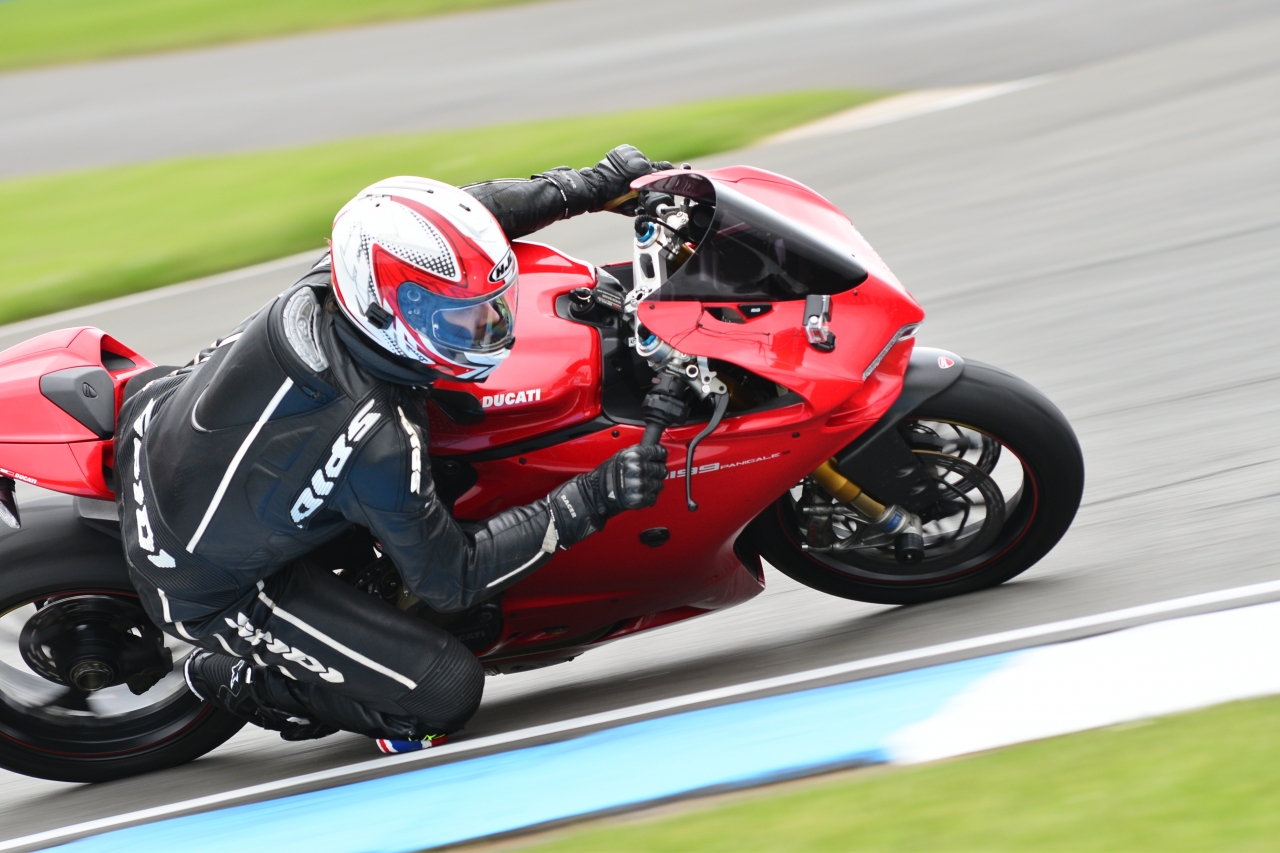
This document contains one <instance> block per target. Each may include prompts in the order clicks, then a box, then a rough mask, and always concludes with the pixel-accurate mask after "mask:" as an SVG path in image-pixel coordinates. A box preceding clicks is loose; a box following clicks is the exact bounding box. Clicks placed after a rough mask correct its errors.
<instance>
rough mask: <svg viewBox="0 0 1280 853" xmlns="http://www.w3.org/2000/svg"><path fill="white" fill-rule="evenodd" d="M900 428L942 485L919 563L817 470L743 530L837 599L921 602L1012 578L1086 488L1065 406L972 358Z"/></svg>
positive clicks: (779, 562) (763, 550)
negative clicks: (825, 484) (831, 489)
mask: <svg viewBox="0 0 1280 853" xmlns="http://www.w3.org/2000/svg"><path fill="white" fill-rule="evenodd" d="M898 430H899V432H900V434H901V435H902V436H903V438H904V439H905V440H906V442H907V444H908V445H909V446H910V447H911V449H912V451H913V452H914V453H915V454H916V458H917V459H918V460H919V461H920V463H921V464H922V465H923V466H924V468H925V470H926V471H928V472H929V473H930V474H931V475H932V476H933V478H934V480H935V482H936V485H937V496H938V500H937V502H936V503H935V504H933V505H931V506H929V507H928V508H927V509H925V510H924V511H922V512H921V513H920V517H921V521H922V522H923V534H924V535H923V545H924V556H923V559H921V560H919V561H918V562H914V563H912V564H910V565H903V564H901V563H900V562H899V561H898V560H897V559H895V554H894V547H893V542H892V541H889V540H887V539H886V538H885V537H883V536H881V535H878V531H877V530H876V529H875V528H874V527H873V526H871V525H869V524H867V523H866V522H867V519H866V518H865V517H862V516H860V515H859V513H858V512H857V511H856V510H855V509H854V508H853V507H851V506H846V505H844V504H841V503H840V502H839V501H837V500H836V499H835V498H832V497H831V496H830V495H828V494H827V493H826V492H825V491H823V490H822V489H821V487H820V486H819V485H818V483H817V482H816V481H815V480H814V479H813V478H806V480H805V481H803V482H801V483H800V484H798V485H797V486H796V487H795V488H793V489H792V490H791V491H790V492H788V493H787V494H784V495H782V496H781V497H780V498H778V500H777V501H775V502H774V503H773V504H771V505H770V506H769V507H768V508H766V509H765V510H764V512H762V513H761V514H760V515H759V516H757V517H756V519H755V520H754V521H752V523H751V525H750V526H749V527H748V528H747V532H748V534H749V536H750V537H751V541H752V542H753V543H754V545H755V547H756V549H757V550H758V551H759V553H760V555H761V556H762V557H764V558H765V559H766V560H768V561H769V562H770V563H771V564H772V565H773V566H774V567H776V568H777V569H778V570H779V571H781V572H783V573H784V574H786V575H788V576H790V577H792V578H794V579H795V580H798V581H799V582H800V583H803V584H805V585H806V586H809V587H812V588H814V589H818V590H821V591H822V592H826V593H829V594H831V595H837V596H840V597H842V598H850V599H855V600H857V601H869V602H874V603H878V604H916V603H920V602H925V601H935V600H937V599H941V598H950V597H951V596H954V595H961V594H963V593H966V592H974V591H976V590H979V589H985V588H987V587H991V586H996V585H997V584H1001V583H1004V582H1005V581H1007V580H1009V579H1010V578H1012V577H1015V576H1016V575H1018V574H1021V573H1022V572H1024V571H1026V570H1027V569H1029V568H1030V567H1031V566H1033V565H1034V564H1035V563H1036V562H1037V561H1038V560H1040V558H1041V557H1043V556H1044V555H1045V554H1047V553H1048V552H1049V550H1050V549H1051V548H1053V546H1054V545H1056V544H1057V543H1058V540H1059V539H1061V538H1062V536H1063V534H1064V533H1066V531H1067V528H1068V527H1069V526H1070V525H1071V521H1072V519H1073V518H1074V517H1075V514H1076V510H1077V509H1078V508H1079V506H1080V496H1081V493H1082V492H1083V490H1084V459H1083V457H1082V456H1081V453H1080V445H1079V442H1077V440H1076V436H1075V433H1074V432H1073V431H1072V429H1071V425H1070V424H1069V423H1067V420H1066V418H1065V417H1064V416H1063V414H1062V412H1061V411H1059V410H1058V408H1057V407H1056V406H1054V405H1053V403H1051V402H1050V401H1049V400H1048V399H1046V398H1045V397H1044V395H1042V394H1041V393H1040V392H1039V391H1037V390H1036V389H1035V388H1033V387H1031V386H1030V385H1028V384H1027V383H1026V382H1023V381H1022V380H1021V379H1018V378H1017V377H1016V376H1013V375H1011V374H1009V373H1006V372H1005V371H1003V370H999V369H998V368H995V367H991V366H990V365H986V364H982V363H981V362H973V361H970V362H966V363H965V367H964V373H963V374H961V376H960V378H959V379H957V380H956V381H955V382H954V383H953V384H952V385H951V386H950V387H949V388H947V389H946V390H945V391H943V392H942V393H940V394H938V395H937V396H936V397H934V398H932V399H931V400H929V401H927V402H926V403H924V404H923V405H921V407H920V408H919V409H918V410H916V411H914V412H912V413H911V414H910V415H909V416H908V417H907V418H906V419H904V420H903V421H902V422H901V423H900V424H899V425H898Z"/></svg>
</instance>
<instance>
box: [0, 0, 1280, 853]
mask: <svg viewBox="0 0 1280 853" xmlns="http://www.w3.org/2000/svg"><path fill="white" fill-rule="evenodd" d="M1277 105H1280V7H1278V6H1277V5H1276V4H1275V3H1274V2H1273V0H1213V2H1206V0H1127V2H1122V3H1117V2H1103V0H843V1H842V2H836V0H791V2H787V3H774V2H764V0H681V2H676V0H652V2H645V1H644V0H634V2H622V0H567V2H566V1H565V0H554V1H553V2H538V1H537V0H528V2H518V0H516V1H515V2H501V0H364V2H361V3H358V4H356V3H340V2H335V0H310V2H302V0H254V1H253V2H251V0H0V323H7V324H9V325H5V326H0V348H3V347H8V346H11V345H13V344H14V343H17V342H19V341H21V340H24V339H26V338H28V337H31V336H33V335H35V334H38V333H40V332H43V331H47V330H49V329H54V328H60V327H63V326H67V325H96V326H99V327H101V328H103V329H105V330H107V331H108V332H110V333H111V334H113V335H115V336H117V337H119V338H120V339H122V340H124V341H127V342H128V343H129V344H130V345H131V346H133V347H135V348H137V349H138V350H140V351H142V352H145V353H147V354H148V355H149V356H150V357H151V358H152V359H153V360H154V361H156V362H158V363H181V362H182V361H185V360H186V359H187V358H189V357H190V356H191V355H192V354H194V352H195V351H196V350H198V349H199V348H200V347H201V346H202V345H204V344H206V343H207V342H208V341H209V340H211V339H212V338H213V337H215V336H216V335H218V334H219V333H220V332H223V331H225V330H227V329H229V328H230V327H232V326H234V325H235V323H237V322H238V321H239V320H240V319H241V318H242V317H243V316H245V315H247V314H248V313H249V312H251V311H252V310H254V309H255V308H256V307H257V306H258V305H260V304H261V303H262V302H263V301H265V300H266V299H267V298H269V297H270V296H271V295H273V294H274V293H276V292H278V291H279V290H281V289H282V288H283V287H284V286H285V285H287V284H288V283H289V282H290V281H292V280H293V278H294V277H296V275H297V274H298V273H299V272H300V271H301V270H303V269H304V268H305V267H306V266H307V264H308V258H310V257H311V256H313V255H314V254H315V253H317V252H318V251H319V250H320V249H321V247H322V246H323V244H324V239H325V237H326V235H327V233H328V225H329V222H330V221H331V219H332V216H333V213H334V212H335V211H336V210H337V208H338V207H339V206H340V205H341V204H342V203H343V202H345V201H346V200H347V199H348V198H349V197H351V196H352V195H353V194H354V193H355V192H356V191H357V190H358V189H360V188H361V187H363V186H365V185H367V184H369V183H371V182H373V181H374V180H377V179H379V178H382V177H386V176H389V175H393V174H420V175H427V176H431V177H435V178H438V179H441V180H445V181H450V182H454V183H464V182H467V181H472V180H479V179H485V178H492V177H508V176H520V177H523V176H526V175H529V174H531V173H534V172H539V171H542V170H544V169H547V168H550V167H553V166H557V165H561V164H569V165H573V166H577V167H581V166H586V165H590V164H591V163H594V162H595V160H597V159H599V158H600V157H601V156H602V155H603V154H604V153H605V152H606V151H607V150H608V149H609V148H611V147H613V146H614V145H617V144H620V143H623V142H630V143H633V144H635V145H637V146H639V147H640V148H641V149H642V150H644V151H645V152H646V153H647V154H648V155H649V156H650V157H651V158H653V159H666V160H671V161H674V162H681V161H690V162H693V163H695V164H697V165H699V166H704V165H723V164H728V163H749V164H751V165H756V166H760V167H763V168H767V169H771V170H774V171H778V172H781V173H784V174H787V175H789V176H791V177H794V178H797V179H798V180H801V181H803V182H804V183H806V184H808V185H809V186H811V187H813V188H814V189H816V190H817V191H819V192H820V193H823V194H824V195H826V196H828V197H829V198H831V199H832V200H833V201H834V202H835V203H836V204H837V205H839V206H840V207H841V208H842V209H843V210H845V211H846V212H847V213H848V214H849V215H850V217H851V218H852V219H853V221H854V223H855V224H856V225H857V226H858V227H859V228H860V229H861V230H862V232H863V233H864V234H865V235H866V236H867V237H868V239H869V240H870V241H871V242H872V244H873V245H875V246H876V248H877V249H878V251H879V252H880V254H881V255H882V256H883V257H884V258H885V260H886V261H887V262H888V263H889V265H890V266H891V267H893V268H894V270H895V272H896V273H897V275H898V277H899V278H900V279H902V281H903V282H904V283H905V284H906V285H907V287H908V288H909V289H911V290H912V292H913V293H914V294H915V295H916V297H917V298H918V299H920V301H921V302H922V303H923V305H924V307H925V309H926V311H927V312H928V320H927V322H926V324H925V326H924V328H923V330H922V333H921V340H922V342H923V343H925V344H930V345H936V346H944V347H946V348H948V349H951V350H954V351H957V352H959V353H961V354H963V355H964V356H965V357H966V358H976V359H980V360H983V361H987V362H991V363H994V364H997V365H1000V366H1002V367H1005V368H1007V369H1009V370H1011V371H1013V372H1015V373H1018V374H1019V375H1021V376H1023V377H1024V378H1026V379H1028V380H1029V381H1031V382H1032V383H1033V384H1035V385H1036V386H1037V387H1039V388H1041V389H1042V390H1044V391H1045V392H1046V393H1047V394H1048V395H1049V396H1050V397H1051V398H1052V399H1053V400H1054V401H1055V402H1056V403H1057V404H1058V405H1059V406H1061V407H1062V408H1063V410H1064V411H1065V412H1066V413H1067V415H1068V416H1069V417H1070V419H1071V420H1072V422H1073V424H1074V425H1075V427H1076V429H1077V432H1078V433H1079V436H1080V438H1081V442H1082V444H1083V446H1084V449H1085V455H1086V463H1087V466H1088V473H1089V484H1088V487H1087V490H1086V494H1085V503H1084V506H1083V508H1082V510H1081V513H1080V515H1079V517H1078V519H1077V521H1076V523H1075V526H1074V528H1073V529H1072V531H1071V532H1070V533H1069V534H1068V535H1067V537H1066V539H1065V540H1064V541H1063V542H1062V544H1061V545H1060V546H1059V547H1058V548H1057V549H1056V550H1055V551H1054V552H1053V553H1052V554H1051V555H1050V556H1049V557H1048V558H1047V559H1046V560H1044V561H1043V562H1042V563H1041V564H1040V565H1039V566H1037V567H1036V568H1035V569H1033V570H1032V571H1030V572H1029V573H1027V574H1026V575H1025V576H1024V577H1022V578H1020V579H1018V580H1017V581H1015V582H1013V583H1011V584H1009V585H1007V586H1005V587H1002V588H1000V589H995V590H990V591H988V592H986V593H982V594H979V595H974V596H968V597H965V598H963V599H957V600H952V601H946V602H939V603H936V604H931V605H927V606H922V607H916V608H907V609H891V608H884V607H878V606H872V605H859V604H854V603H851V602H846V601H841V600H838V599H834V598H828V597H825V596H822V595H821V594H819V593H816V592H813V591H810V590H807V589H805V588H803V587H800V586H798V585H796V584H794V583H792V582H790V581H788V580H787V579H786V578H785V577H782V576H781V575H779V574H778V573H776V572H775V573H772V574H770V575H769V584H770V586H769V589H768V591H767V592H766V593H765V594H764V595H762V596H761V598H759V599H757V600H756V601H754V602H752V603H751V604H749V605H747V606H745V607H743V608H741V609H739V610H735V611H729V612H725V613H721V614H715V615H712V616H709V617H705V618H702V619H699V620H696V621H694V622H691V623H689V624H685V625H681V626H677V627H675V628H672V629H669V630H667V631H662V632H657V633H655V634H653V635H646V636H643V637H639V638H636V639H633V640H629V641H626V642H623V643H619V644H615V645H613V646H610V647H608V648H605V649H602V650H600V651H597V652H595V653H593V655H589V656H586V657H584V658H582V659H581V660H578V661H575V662H573V663H572V664H570V665H568V666H564V667H559V668H556V669H553V670H548V671H545V672H539V673H530V674H525V675H520V676H510V677H503V678H501V679H497V680H491V681H490V684H489V689H488V693H487V695H486V700H485V704H484V706H483V707H482V709H481V712H480V715H479V716H478V717H477V718H476V721H475V723H474V724H473V725H472V726H471V727H470V730H472V731H474V732H476V733H480V734H485V733H492V732H498V731H503V730H507V729H512V728H517V727H523V726H527V725H531V724H535V723H538V722H545V721H549V720H556V719H562V718H565V717H569V716H573V715H576V714H582V713H588V712H591V711H595V710H604V709H609V708H615V707H622V706H625V705H629V704H633V703H635V702H638V701H643V700H646V699H653V698H661V697H665V696H675V695H680V694H682V693H685V692H689V691H692V690H698V689H704V688H709V687H715V686H720V685H724V684H733V683H737V682H740V681H744V680H747V679H749V678H754V677H763V676H767V675H773V674H779V673H785V672H789V671H793V670H796V669H803V668H809V667H813V666H818V665H821V664H824V663H832V662H841V661H847V660H851V659H856V658H859V657H866V656H871V655H875V654H881V653H885V652H890V651H895V650H900V649H908V648H915V647H918V646H923V645H926V644H928V643H934V642H941V641H944V640H948V639H956V638H964V637H970V636H977V635H980V634H986V633H990V632H992V631H997V630H1003V629H1007V628H1015V627H1023V626H1029V625H1036V624H1040V623H1044V622H1050V621H1053V620H1058V619H1063V618H1067V617H1070V616H1075V615H1084V614H1090V613H1096V612H1102V611H1107V610H1114V609H1117V608H1121V607H1127V606H1130V605H1136V604H1141V603H1144V602H1149V601H1160V600H1165V599H1169V598H1173V597H1176V596H1180V595H1187V594H1191V593H1196V592H1203V591H1207V590H1214V589H1220V588H1225V587H1231V586H1238V585H1242V584H1247V583H1251V582H1255V581H1261V580H1274V579H1276V578H1280V565H1277V563H1276V557H1275V547H1274V541H1275V534H1274V529H1275V521H1276V518H1277V508H1278V507H1280V491H1278V490H1277V488H1276V485H1275V484H1276V482H1277V478H1276V474H1277V471H1278V470H1280V455H1278V454H1277V452H1276V451H1275V449H1274V448H1272V447H1271V446H1270V443H1269V440H1267V439H1266V435H1267V433H1266V428H1267V425H1268V424H1269V423H1271V422H1272V421H1273V420H1274V419H1275V418H1276V417H1277V415H1280V395H1278V394H1277V390H1278V389H1280V367H1277V365H1280V345H1278V344H1277V341H1278V340H1280V336H1277V334H1276V332H1275V326H1276V321H1277V319H1280V310H1278V309H1280V297H1278V296H1277V285H1280V156H1278V152H1280V109H1278V108H1277ZM629 237H630V232H629V229H628V227H627V226H626V223H625V221H624V220H620V219H618V218H617V217H613V216H609V215H603V214H602V215H599V216H594V217H588V218H585V219H583V220H577V221H574V222H571V223H564V224H561V225H557V226H554V227H553V228H551V229H549V230H548V231H547V232H545V233H544V234H542V235H539V236H538V237H537V239H539V240H543V241H545V242H549V243H553V244H555V245H557V246H560V247H562V248H564V249H566V250H568V251H570V252H572V253H574V254H577V255H580V256H582V257H585V258H587V259H589V260H592V261H596V262H605V261H613V260H618V259H625V258H626V257H627V246H628V240H629ZM250 265H258V266H254V267H253V268H251V269H249V270H244V268H245V267H249V266H250ZM209 276H216V277H215V278H202V277H209ZM196 279H201V280H200V281H195V282H194V283H189V284H182V285H181V286H180V287H177V288H171V289H162V290H156V288H162V287H164V286H166V285H174V284H180V283H183V282H192V281H193V280H196ZM105 300H114V301H105ZM50 315H52V316H50ZM0 417H3V413H0ZM0 568H2V567H0ZM1204 714H1208V715H1209V716H1196V715H1192V716H1190V717H1186V718H1180V719H1177V720H1173V721H1161V722H1158V723H1153V724H1151V725H1150V726H1147V727H1145V728H1142V729H1140V730H1135V731H1132V732H1119V731H1105V732H1101V733H1095V734H1091V735H1084V736H1076V737H1074V738H1070V739H1068V740H1067V741H1065V742H1062V743H1058V742H1046V744H1038V745H1034V746H1033V747H1018V748H1013V749H1011V750H1008V751H1006V752H1003V753H997V754H993V755H990V756H983V757H980V758H978V759H970V760H967V761H962V762H955V763H953V764H947V765H942V766H931V767H924V768H919V769H914V770H910V771H893V772H892V773H886V774H883V776H881V777H873V778H868V779H864V778H863V777H861V776H859V777H857V778H853V777H850V778H849V779H845V780H838V781H837V783H835V785H834V787H833V786H831V785H828V786H826V787H817V788H805V789H803V790H798V791H783V792H770V793H768V794H767V795H765V796H764V797H763V799H756V800H752V801H751V802H750V803H747V804H741V805H735V804H733V803H730V804H728V805H724V804H717V805H716V806H715V808H714V809H711V810H700V811H696V812H694V813H691V814H689V815H685V816H683V817H679V818H678V819H676V820H674V821H672V820H666V821H658V822H646V823H644V824H643V825H641V826H640V827H635V826H629V827H627V828H624V829H623V830H621V831H614V830H609V829H607V828H606V829H605V830H602V832H604V833H605V834H604V835H599V834H596V835H588V836H572V837H557V838H556V839H553V840H552V841H551V842H548V843H549V844H550V845H551V846H552V847H554V848H555V849H565V850H567V849H584V850H587V849H636V850H659V849H661V850H674V849H681V850H684V849H690V850H692V849H699V850H702V849H721V847H723V848H724V849H730V848H732V849H832V850H835V849H841V850H844V849H863V848H864V847H865V848H866V849H889V848H894V849H896V848H897V847H902V848H904V849H905V848H910V849H919V848H930V849H949V848H956V849H959V848H965V849H969V848H983V849H991V848H996V847H1015V848H1018V849H1036V848H1039V847H1043V848H1045V849H1059V848H1063V847H1071V848H1077V849H1079V848H1095V847H1096V848H1099V849H1101V848H1106V849H1113V848H1124V849H1139V848H1142V849H1148V848H1155V847H1162V848H1168V849H1176V848H1180V847H1188V848H1191V847H1194V848H1197V849H1203V848H1206V847H1208V848H1214V849H1226V848H1229V847H1232V846H1240V847H1251V848H1252V849H1270V848H1272V847H1275V846H1277V845H1280V841H1277V839H1280V817H1278V816H1280V808H1277V806H1280V802H1277V797H1278V796H1280V795H1278V794H1277V793H1276V792H1277V791H1280V785H1278V784H1277V783H1278V782H1280V772H1278V771H1277V770H1276V769H1275V767H1276V765H1277V762H1275V761H1274V760H1273V758H1274V756H1275V755H1277V751H1276V747H1277V746H1280V735H1277V734H1276V731H1277V730H1278V729H1277V726H1276V725H1275V724H1276V723H1277V722H1280V710H1278V709H1277V708H1276V706H1275V705H1274V703H1268V702H1265V701H1264V702H1261V703H1255V704H1252V705H1248V706H1233V707H1230V708H1228V709H1218V710H1216V711H1211V712H1204ZM1214 714H1216V715H1217V716H1213V715H1214ZM1054 743H1057V744H1058V745H1057V746H1052V744H1054ZM1019 750H1022V752H1019ZM364 757H365V756H364V754H363V743H362V742H359V739H356V738H347V737H344V736H338V737H334V738H330V739H327V740H325V741H321V742H318V743H315V744H308V745H294V744H283V743H281V742H280V741H278V740H276V739H275V738H274V736H268V735H263V734H260V733H255V732H249V731H246V732H244V733H242V734H241V735H239V736H238V737H237V738H236V739H235V740H233V741H232V742H231V743H230V744H228V745H227V746H226V747H224V748H223V749H221V750H219V751H218V752H215V753H214V754H213V755H211V756H209V757H208V758H206V759H202V760H201V761H198V762H196V763H194V764H192V765H189V766H187V767H182V768H177V769H175V770H173V771H168V772H166V773H162V774H154V775H152V776H149V777H142V778H139V779H133V780H127V781H125V782H119V783H112V784H110V785H102V786H95V787H93V788H76V787H74V786H68V785H61V784H56V783H45V782H37V781H34V780H29V779H25V778H22V777H17V776H12V775H9V774H3V773H0V839H3V838H14V837H18V836H22V835H25V834H28V833H31V832H36V831H39V830H43V829H49V828H53V827H58V826H61V825H64V824H67V823H71V822H75V821H81V820H86V819H90V818H93V817H97V816H105V815H112V814H116V813H119V812H121V811H124V810H127V809H130V808H141V807H146V806H150V805H158V804H163V803H165V802H171V801H175V800H179V799H185V798H189V797H192V796H198V795H200V794H204V793H211V792H216V791H220V790H225V789H228V788H232V787H238V786H242V785H246V784H252V783H254V782H258V781H266V780H270V779H274V778H281V777H284V776H287V775H290V774H293V773H297V772H305V771H309V770H313V769H319V768H323V767H332V766H338V765H342V764H345V763H350V762H352V761H356V760H361V759H363V758H364ZM895 774H896V775H895ZM735 809H736V811H735ZM904 815H907V816H909V819H907V820H904V819H903V816H904ZM611 832H612V834H609V833H611Z"/></svg>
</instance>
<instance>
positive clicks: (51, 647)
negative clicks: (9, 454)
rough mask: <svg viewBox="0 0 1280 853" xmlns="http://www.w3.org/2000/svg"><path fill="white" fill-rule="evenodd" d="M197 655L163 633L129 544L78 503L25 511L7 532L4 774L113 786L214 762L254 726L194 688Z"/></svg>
mask: <svg viewBox="0 0 1280 853" xmlns="http://www.w3.org/2000/svg"><path fill="white" fill-rule="evenodd" d="M191 651H192V649H191V647H190V646H188V645H187V644H185V643H182V642H180V641H178V640H175V639H173V638H171V637H168V636H166V635H164V634H162V633H161V632H160V631H159V629H157V628H156V627H155V626H154V624H152V622H151V621H150V620H149V619H148V618H147V616H146V613H144V612H143V610H142V607H141V606H140V605H139V603H138V596H137V593H136V592H135V591H134V590H133V588H132V586H131V585H130V583H129V578H128V574H127V571H126V568H125V564H124V556H123V554H122V553H121V548H120V543H119V542H118V541H116V540H114V539H112V538H111V537H109V536H107V535H106V534H104V533H99V532H97V531H95V530H91V529H90V528H89V527H87V526H86V525H85V524H84V523H83V522H81V521H80V519H79V518H78V517H77V516H76V513H75V510H74V509H73V508H72V507H71V506H70V501H66V500H61V499H49V500H41V501H39V502H36V503H34V504H32V505H31V506H30V507H24V511H23V529H22V530H18V531H7V530H6V531H5V532H3V533H0V767H4V768H5V769H8V770H12V771H15V772H17V773H22V774H24V775H27V776H36V777H39V778H43V779H55V780H58V781H61V782H105V781H108V780H112V779H120V778H123V777H126V776H133V775H136V774H139V773H146V772H149V771H152V770H159V769H162V768H165V767H172V766H174V765H176V764H181V763H183V762H186V761H190V760H191V759H193V758H197V757H199V756H201V755H204V754H205V753H206V752H208V751H209V750H211V749H214V748H215V747H217V746H218V745H220V744H222V743H223V742H224V741H226V740H227V739H228V738H230V737H231V736H232V735H234V734H235V733H236V732H237V731H238V730H239V729H240V727H241V726H243V725H244V721H243V720H241V719H239V718H237V717H233V716H232V715H230V714H228V713H226V712H225V711H222V710H219V709H217V708H214V707H213V706H211V705H210V704H209V703H207V702H204V701H202V700H201V699H200V698H199V697H197V696H196V695H194V694H193V693H192V692H191V691H190V690H188V689H187V685H186V682H185V680H184V679H183V676H182V664H183V663H184V661H185V659H186V656H187V655H189V654H190V653H191Z"/></svg>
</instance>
